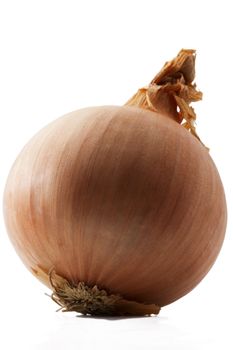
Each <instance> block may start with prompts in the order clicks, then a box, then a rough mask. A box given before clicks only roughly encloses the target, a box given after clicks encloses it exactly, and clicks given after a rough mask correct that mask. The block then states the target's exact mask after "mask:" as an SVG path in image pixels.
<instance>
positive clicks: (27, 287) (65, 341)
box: [0, 0, 233, 350]
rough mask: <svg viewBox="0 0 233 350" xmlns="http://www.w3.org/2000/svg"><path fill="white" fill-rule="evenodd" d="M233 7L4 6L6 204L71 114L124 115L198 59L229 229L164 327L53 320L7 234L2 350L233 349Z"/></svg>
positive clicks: (1, 237) (0, 304)
mask: <svg viewBox="0 0 233 350" xmlns="http://www.w3.org/2000/svg"><path fill="white" fill-rule="evenodd" d="M231 6H232V4H231V1H224V0H221V1H179V0H176V1H162V0H159V1H155V0H154V1H149V0H143V1H142V0H141V1H136V0H132V1H127V0H125V1H119V0H118V1H102V0H98V1H70V0H64V1H59V0H56V1H50V0H46V1H44V0H40V1H32V0H30V1H25V0H21V1H12V0H6V1H0V118H1V124H0V132H1V135H0V142H1V147H0V150H1V168H0V169H1V176H0V181H1V183H0V185H1V197H2V191H3V188H4V185H5V181H6V177H7V174H8V172H9V169H10V167H11V165H12V163H13V161H14V159H15V157H16V156H17V154H18V153H19V151H20V150H21V148H22V147H23V146H24V144H25V143H26V142H27V141H28V139H29V138H30V137H31V136H32V135H33V134H34V133H35V132H37V131H38V130H39V129H40V128H42V127H43V126H44V125H46V124H48V123H49V122H50V121H52V120H53V119H55V118H57V117H59V116H60V115H63V114H65V113H67V112H70V111H72V110H75V109H78V108H81V107H85V106H90V105H102V104H115V105H121V104H123V103H124V102H125V101H126V100H127V99H128V98H129V97H131V95H132V94H133V93H134V92H136V90H137V88H139V87H142V86H144V85H145V84H147V83H148V82H149V81H150V80H151V79H152V78H153V75H154V74H155V73H157V71H158V70H159V69H160V68H161V66H162V65H163V63H164V62H165V61H166V60H169V59H171V58H173V57H174V56H175V55H176V54H177V52H178V51H179V50H180V49H181V48H195V49H197V78H196V81H197V84H198V87H199V88H200V89H201V90H202V91H203V92H204V99H203V102H199V103H198V104H197V105H196V111H197V114H198V120H197V130H198V132H199V134H200V136H201V138H202V140H203V141H204V143H205V144H206V145H208V146H209V147H210V154H211V156H212V157H213V159H214V161H215V163H216V164H217V166H218V169H219V172H220V174H221V177H222V181H223V183H224V187H225V191H226V196H227V202H228V228H227V235H226V239H225V243H224V246H223V249H222V251H221V254H220V256H219V258H218V259H217V262H216V264H215V265H214V267H213V268H212V270H211V272H210V273H209V274H208V276H206V278H205V279H204V280H203V281H202V282H201V283H200V284H199V285H198V287H196V289H195V290H193V291H192V292H191V293H190V294H188V295H187V296H185V297H184V298H182V299H181V300H179V301H177V302H175V303H174V304H171V305H169V306H167V307H165V308H164V309H162V311H161V313H160V315H159V317H150V318H149V317H147V318H129V319H118V318H117V319H114V318H113V319H106V318H102V319H96V318H90V317H83V316H80V317H75V314H62V313H56V312H55V310H56V309H57V305H55V304H54V303H53V302H52V301H50V299H49V298H48V297H46V296H45V295H44V292H49V291H48V290H47V289H46V288H45V287H44V286H43V285H42V284H41V283H40V282H38V281H37V280H36V279H35V278H34V277H33V276H32V275H31V274H30V273H29V272H28V271H27V269H26V268H25V267H24V266H23V264H22V263H21V261H20V260H19V258H18V257H17V256H16V253H15V251H14V249H13V247H12V246H11V244H10V242H9V240H8V237H7V233H6V230H5V227H4V222H3V218H2V216H1V220H0V224H1V230H0V283H1V284H0V322H1V326H0V333H1V334H0V348H1V349H4V350H8V349H19V350H21V349H24V350H27V349H28V350H29V349H30V350H42V349H56V350H60V349H67V350H73V349H101V350H105V349H134V350H136V349H158V350H160V349H177V350H178V349H179V350H183V349H184V350H187V349H189V350H194V349H195V350H196V349H198V350H199V349H205V350H208V349H211V350H214V349H223V350H225V349H226V350H227V349H233V339H232V338H233V332H232V331H233V321H232V313H233V300H232V298H233V284H232V276H233V254H232V249H233V238H232V225H233V223H232V216H231V212H232V209H233V197H232V193H233V186H232V178H233V167H232V147H233V131H232V127H233V114H232V100H233V88H232V84H233V83H232V82H233V71H232V62H233V46H232V45H233V40H232V33H233V21H232V10H231Z"/></svg>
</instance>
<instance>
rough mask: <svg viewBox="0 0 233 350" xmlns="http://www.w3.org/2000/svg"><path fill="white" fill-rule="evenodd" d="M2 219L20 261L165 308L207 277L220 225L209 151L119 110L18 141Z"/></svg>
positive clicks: (145, 116)
mask: <svg viewBox="0 0 233 350" xmlns="http://www.w3.org/2000/svg"><path fill="white" fill-rule="evenodd" d="M4 215H5V221H6V225H7V230H8V234H9V236H10V239H11V241H12V243H13V245H14V247H15V249H16V251H17V253H18V254H19V256H20V257H21V259H22V261H23V262H24V264H25V265H26V266H27V267H28V268H29V269H30V270H31V271H35V272H36V274H37V277H38V278H40V279H41V280H43V282H44V283H45V284H47V285H48V287H51V286H50V284H49V280H48V278H46V277H42V275H41V274H40V273H39V271H43V272H44V276H48V273H49V270H50V269H51V268H54V269H55V270H56V272H57V273H58V274H59V275H61V276H62V277H64V278H65V279H67V280H68V281H72V282H74V283H78V282H80V281H84V282H85V283H86V284H87V285H90V286H93V285H97V286H99V287H101V288H103V289H106V290H107V291H110V292H111V293H114V294H120V295H122V296H123V297H124V298H126V299H128V300H134V301H138V302H142V303H145V304H147V303H148V304H150V303H155V304H156V305H159V306H161V307H162V306H164V305H167V304H169V303H171V302H174V301H175V300H177V299H179V298H180V297H182V296H184V295H185V294H187V293H188V292H190V291H191V290H192V289H193V288H194V287H195V286H196V285H197V284H198V283H199V282H200V281H201V280H202V279H203V277H204V276H205V275H206V274H207V272H208V271H209V269H210V268H211V266H212V265H213V263H214V261H215V260H216V257H217V255H218V253H219V251H220V249H221V246H222V243H223V239H224V234H225V229H226V201H225V196H224V190H223V186H222V183H221V180H220V177H219V174H218V171H217V169H216V166H215V165H214V162H213V161H212V159H211V157H210V155H209V153H208V151H207V149H206V148H205V147H203V145H202V144H201V143H200V142H199V141H198V139H197V138H195V137H194V136H193V135H191V134H190V133H189V132H188V131H187V130H185V128H183V127H182V126H180V125H179V124H178V123H177V122H176V121H174V120H172V119H171V118H168V117H167V116H166V115H165V114H161V113H156V112H152V111H148V110H145V109H141V108H137V107H131V106H124V107H114V106H104V107H93V108H87V109H82V110H79V111H76V112H73V113H70V114H68V115H66V116H64V117H62V118H59V119H57V120H56V121H55V122H53V123H51V124H49V125H48V126H47V127H45V128H44V129H42V130H41V131H40V132H39V133H38V134H37V135H36V136H35V137H34V138H32V139H31V141H30V142H29V143H28V144H27V145H26V146H25V148H24V149H23V151H22V152H21V154H20V155H19V156H18V158H17V160H16V162H15V163H14V165H13V168H12V170H11V172H10V175H9V177H8V181H7V185H6V189H5V195H4Z"/></svg>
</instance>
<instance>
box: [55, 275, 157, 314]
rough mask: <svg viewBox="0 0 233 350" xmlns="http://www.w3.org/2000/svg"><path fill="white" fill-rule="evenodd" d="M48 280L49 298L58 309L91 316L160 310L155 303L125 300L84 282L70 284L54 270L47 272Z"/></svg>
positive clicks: (152, 312)
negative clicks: (49, 286) (51, 291)
mask: <svg viewBox="0 0 233 350" xmlns="http://www.w3.org/2000/svg"><path fill="white" fill-rule="evenodd" d="M49 280H50V284H51V287H52V290H53V293H52V294H51V298H52V300H53V301H55V302H56V303H57V304H58V305H59V306H60V308H59V310H58V311H60V310H61V311H63V312H67V311H75V312H78V313H81V314H83V315H93V316H149V315H152V314H155V315H157V314H158V313H159V311H160V307H159V306H157V305H155V304H149V305H148V304H143V303H139V302H136V301H131V300H126V299H124V298H123V297H121V296H120V295H117V294H109V293H107V292H106V291H105V290H103V289H99V288H98V286H96V285H95V286H93V287H89V286H87V285H86V284H85V283H84V282H79V283H78V284H72V283H70V282H68V281H67V280H66V279H65V278H63V277H61V276H59V275H57V274H56V273H55V271H54V270H52V271H50V272H49Z"/></svg>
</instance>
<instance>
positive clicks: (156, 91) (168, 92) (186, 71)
mask: <svg viewBox="0 0 233 350" xmlns="http://www.w3.org/2000/svg"><path fill="white" fill-rule="evenodd" d="M195 59H196V54H195V50H184V49H182V50H181V51H180V52H179V54H178V55H177V57H176V58H174V59H173V60H171V61H170V62H167V63H165V65H164V66H163V68H162V69H161V71H160V72H159V73H158V74H157V75H156V76H155V78H154V79H153V80H152V81H151V83H150V84H149V85H148V86H146V87H144V88H141V89H139V90H138V91H137V93H136V94H135V95H134V96H133V97H132V98H131V99H130V100H129V101H128V102H126V105H127V106H137V107H140V108H145V109H149V110H151V111H155V112H163V113H166V114H168V115H172V117H173V118H174V119H175V120H176V121H177V122H178V123H182V125H183V126H184V127H185V128H186V129H187V130H188V131H190V132H191V134H192V135H194V136H195V137H196V138H197V139H198V140H199V141H200V142H201V140H200V138H199V136H198V135H197V132H196V128H195V120H196V113H195V111H194V109H193V107H191V106H190V103H191V102H196V101H200V100H201V99H202V92H201V91H198V90H197V89H196V84H195V83H193V80H194V78H195ZM177 107H178V108H177ZM178 109H179V110H178ZM183 120H185V122H183ZM201 143H202V142H201Z"/></svg>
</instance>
